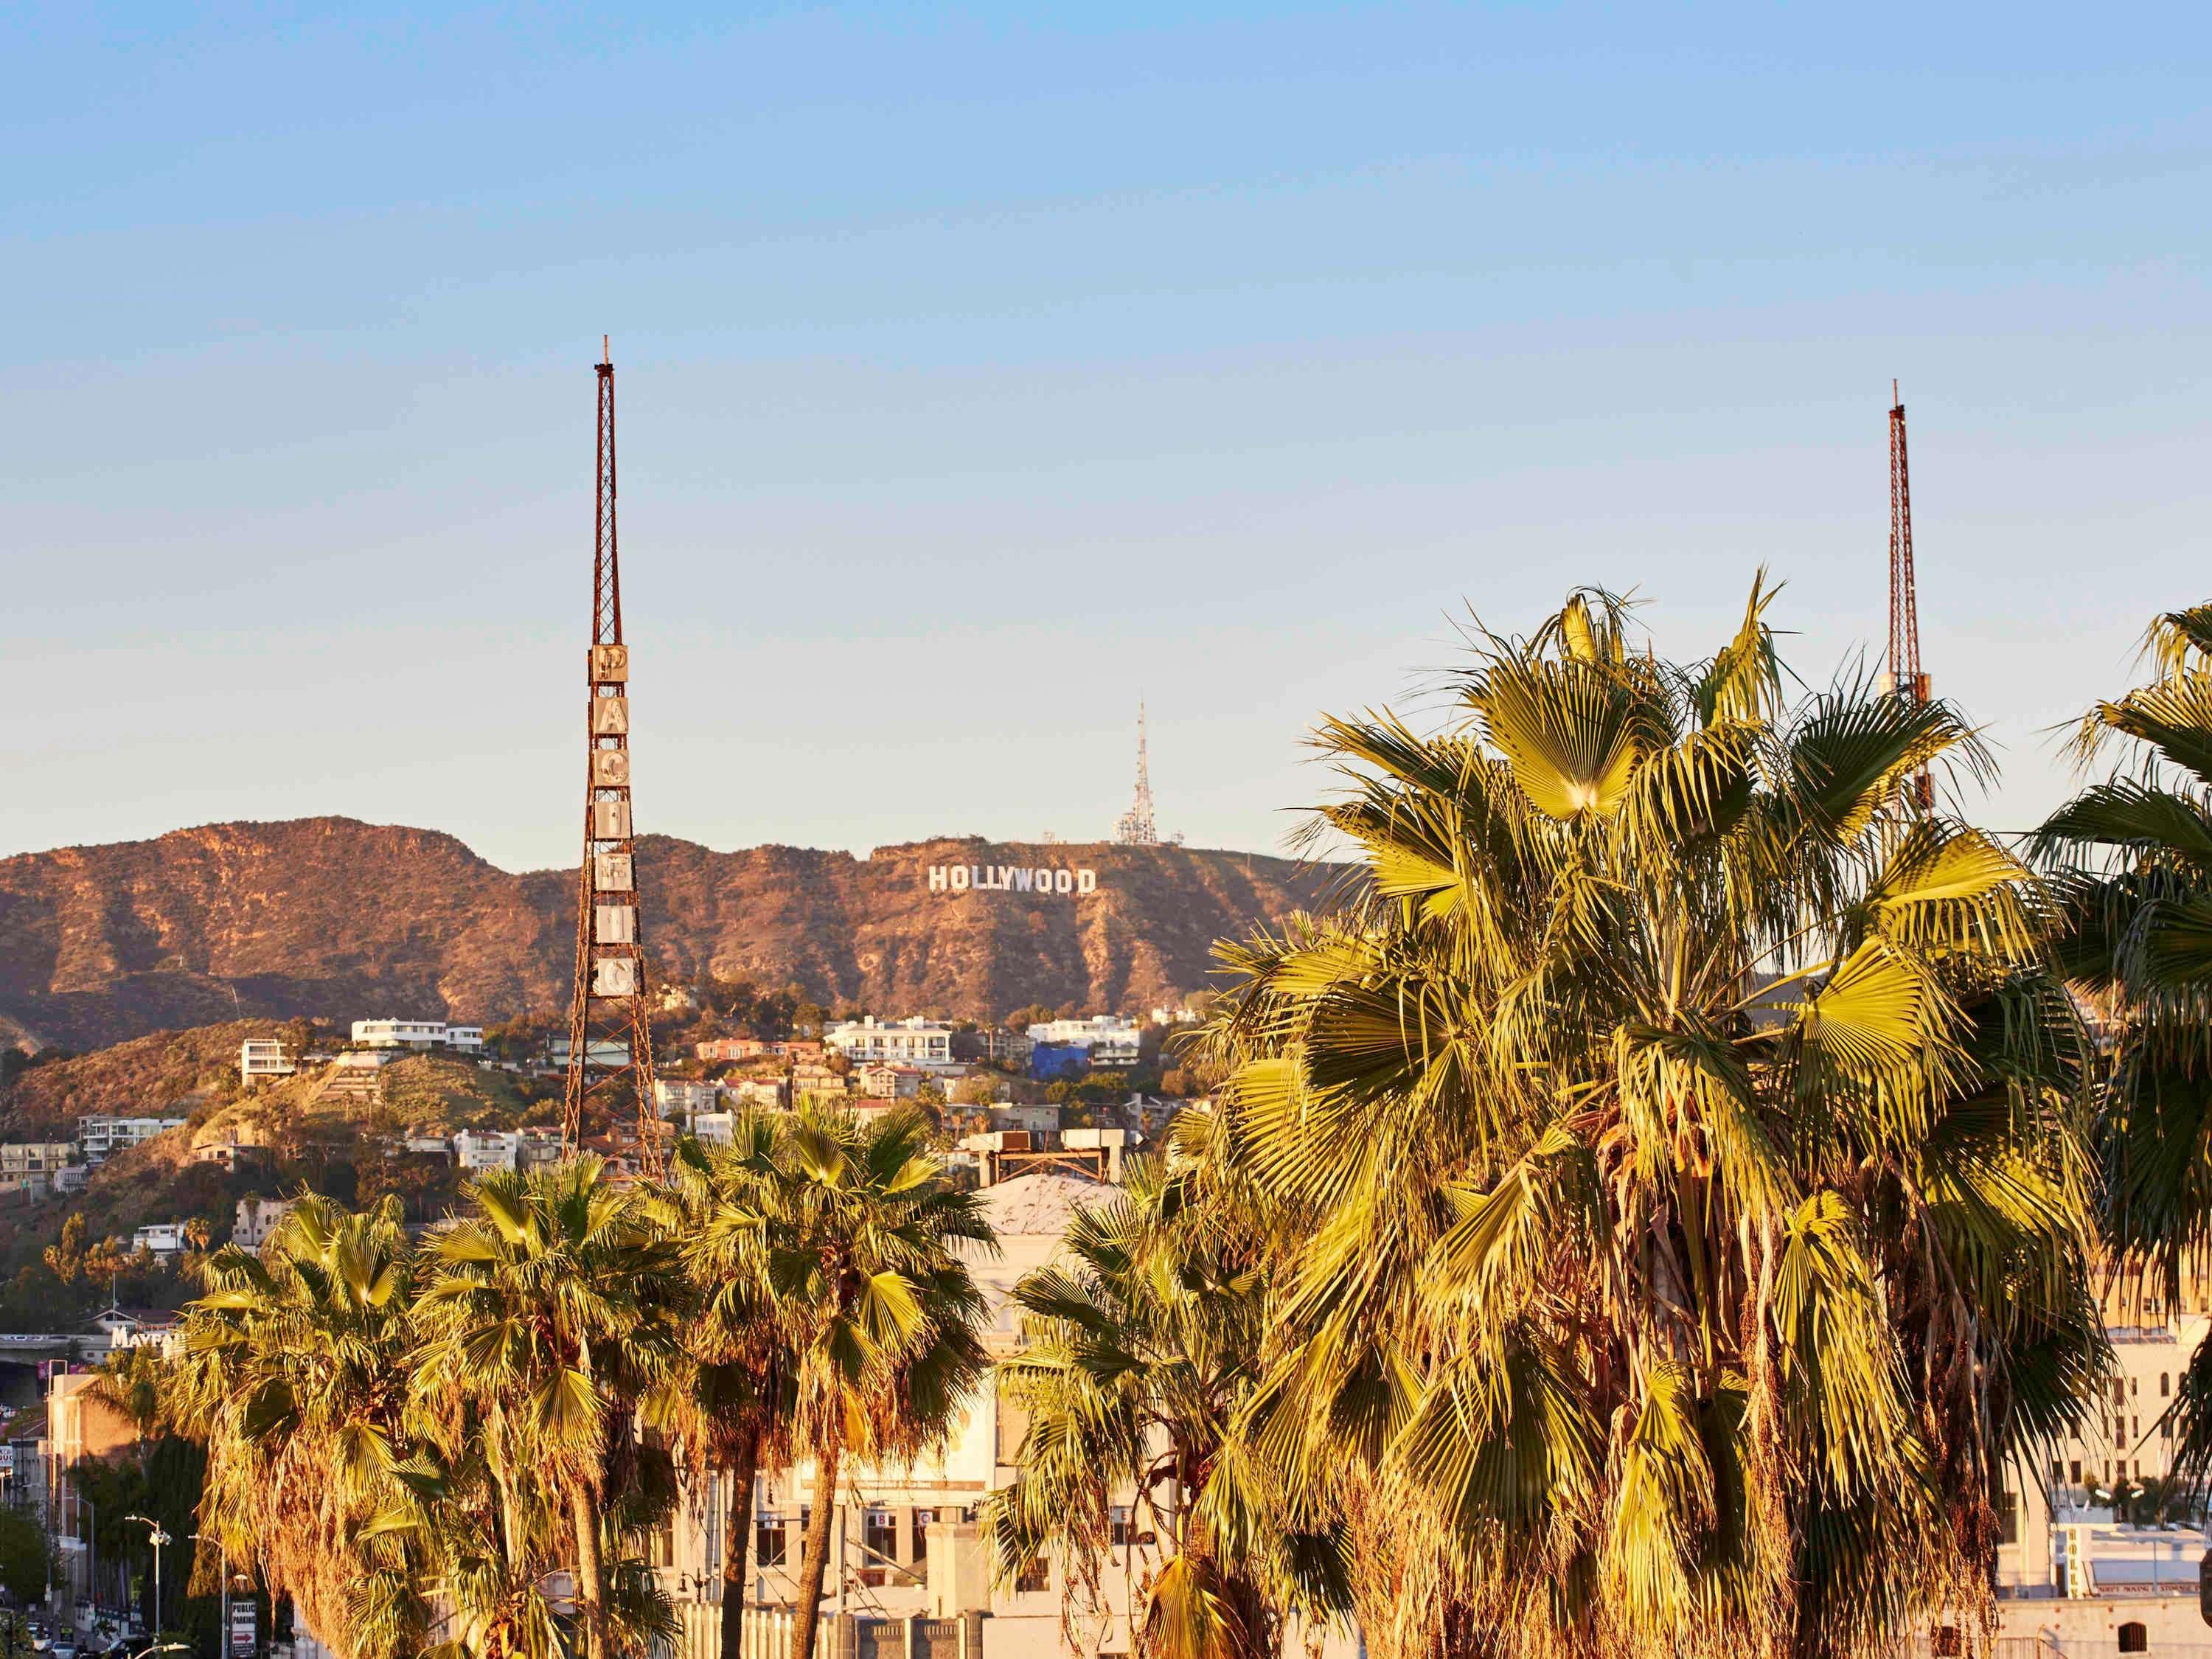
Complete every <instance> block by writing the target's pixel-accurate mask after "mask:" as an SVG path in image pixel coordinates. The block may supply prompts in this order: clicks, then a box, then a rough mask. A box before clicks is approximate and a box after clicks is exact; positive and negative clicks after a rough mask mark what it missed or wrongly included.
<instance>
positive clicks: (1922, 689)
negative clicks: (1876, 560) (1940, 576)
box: [1887, 380, 1936, 809]
mask: <svg viewBox="0 0 2212 1659" xmlns="http://www.w3.org/2000/svg"><path fill="white" fill-rule="evenodd" d="M1889 396H1890V410H1889V671H1888V675H1887V679H1888V690H1890V691H1892V692H1893V693H1894V694H1895V695H1896V696H1900V697H1904V698H1905V699H1906V700H1908V701H1909V702H1915V703H1924V702H1927V701H1928V676H1927V675H1926V674H1925V673H1924V672H1923V671H1922V670H1921V666H1920V598H1919V595H1918V593H1917V592H1915V591H1914V588H1913V582H1912V478H1911V471H1910V469H1909V468H1908V467H1907V466H1906V465H1905V399H1904V398H1902V397H1900V396H1899V393H1898V390H1897V382H1896V381H1894V380H1892V381H1891V382H1890V383H1889ZM1906 787H1907V788H1908V790H1909V791H1910V793H1911V799H1912V801H1913V803H1914V804H1915V805H1918V806H1920V807H1922V808H1923V809H1925V808H1927V807H1929V806H1932V805H1935V802H1936V787H1935V785H1934V783H1933V782H1932V781H1930V780H1929V775H1928V769H1927V768H1926V767H1924V766H1923V767H1922V768H1921V769H1920V770H1919V771H1917V772H1916V773H1914V774H1913V775H1912V779H1911V782H1910V783H1909V784H1908V785H1907V786H1906Z"/></svg>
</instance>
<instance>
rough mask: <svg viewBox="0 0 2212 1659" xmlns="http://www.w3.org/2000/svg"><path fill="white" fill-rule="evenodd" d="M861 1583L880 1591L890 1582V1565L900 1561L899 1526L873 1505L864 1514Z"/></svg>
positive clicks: (888, 1511)
mask: <svg viewBox="0 0 2212 1659" xmlns="http://www.w3.org/2000/svg"><path fill="white" fill-rule="evenodd" d="M860 1549H861V1556H860V1582H861V1583H864V1584H868V1585H872V1586H873V1587H876V1588H878V1589H880V1588H881V1587H882V1586H883V1585H884V1584H886V1583H890V1571H889V1569H890V1564H891V1563H893V1562H895V1561H896V1560H897V1559H898V1522H896V1520H894V1519H893V1518H892V1516H891V1512H890V1510H887V1509H884V1508H881V1507H880V1506H878V1505H876V1504H870V1505H869V1506H868V1507H867V1508H866V1509H865V1510H861V1511H860Z"/></svg>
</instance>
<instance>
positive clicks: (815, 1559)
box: [791, 1438, 842, 1659]
mask: <svg viewBox="0 0 2212 1659" xmlns="http://www.w3.org/2000/svg"><path fill="white" fill-rule="evenodd" d="M838 1450H839V1448H838V1445H837V1443H836V1440H835V1439H834V1438H833V1439H830V1440H829V1443H827V1444H825V1445H822V1446H819V1447H817V1448H816V1449H815V1453H814V1513H813V1514H812V1515H811V1516H807V1518H806V1553H805V1554H804V1555H803V1556H801V1557H800V1558H799V1644H798V1647H797V1649H796V1650H794V1651H793V1654H792V1656H791V1659H814V1638H815V1633H816V1632H817V1631H818V1630H819V1629H820V1628H821V1625H822V1573H823V1568H825V1567H827V1566H828V1565H829V1529H830V1528H831V1527H832V1526H833V1525H835V1524H836V1515H837V1454H838ZM840 1568H841V1570H842V1563H841V1564H840Z"/></svg>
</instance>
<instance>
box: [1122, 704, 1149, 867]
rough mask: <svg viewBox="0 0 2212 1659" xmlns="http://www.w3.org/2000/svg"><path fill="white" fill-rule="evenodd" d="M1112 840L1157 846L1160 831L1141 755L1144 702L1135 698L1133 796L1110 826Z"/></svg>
mask: <svg viewBox="0 0 2212 1659" xmlns="http://www.w3.org/2000/svg"><path fill="white" fill-rule="evenodd" d="M1114 841H1115V845H1117V846H1121V847H1157V846H1158V845H1159V844H1160V834H1159V829H1158V826H1157V825H1156V824H1155V823H1154V822H1153V818H1152V766H1151V763H1149V762H1148V761H1147V760H1146V756H1145V702H1144V699H1143V698H1141V697H1139V699H1138V700H1137V797H1136V799H1134V800H1133V801H1132V802H1131V803H1130V804H1129V810H1128V811H1126V812H1124V813H1122V814H1121V822H1120V823H1117V824H1115V826H1114Z"/></svg>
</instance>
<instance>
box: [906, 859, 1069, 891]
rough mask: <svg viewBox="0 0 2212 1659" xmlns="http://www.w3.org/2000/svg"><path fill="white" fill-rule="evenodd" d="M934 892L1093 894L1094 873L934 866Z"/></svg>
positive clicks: (994, 866)
mask: <svg viewBox="0 0 2212 1659" xmlns="http://www.w3.org/2000/svg"><path fill="white" fill-rule="evenodd" d="M929 890H930V891H931V892H933V893H969V892H975V893H1095V892H1097V890H1098V872H1097V871H1096V870H1047V869H1044V868H1042V867H1040V868H1037V869H1035V870H1018V869H1016V868H1015V867H1014V866H1012V865H1011V864H933V865H931V866H929Z"/></svg>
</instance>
